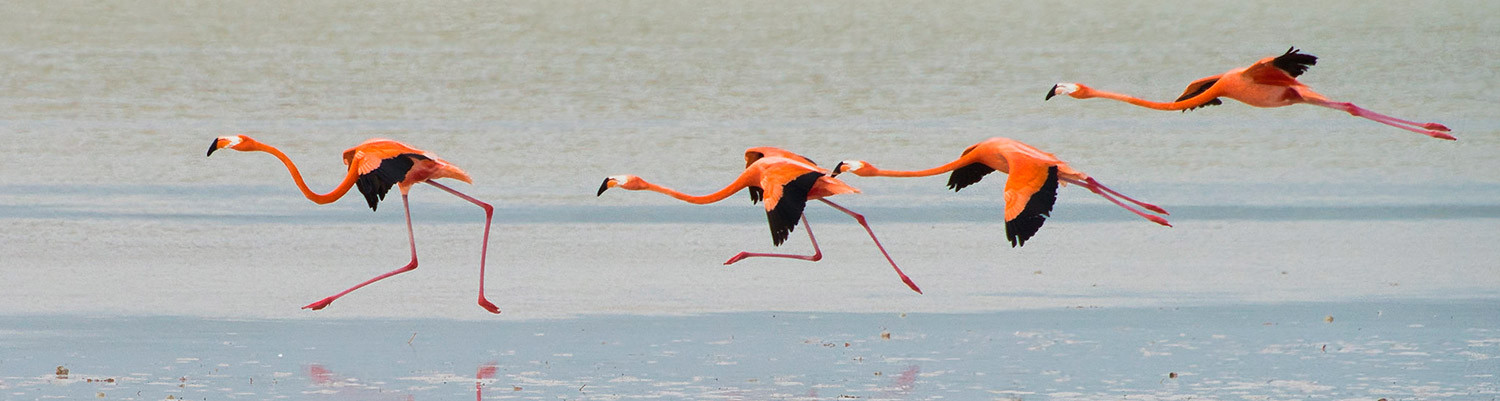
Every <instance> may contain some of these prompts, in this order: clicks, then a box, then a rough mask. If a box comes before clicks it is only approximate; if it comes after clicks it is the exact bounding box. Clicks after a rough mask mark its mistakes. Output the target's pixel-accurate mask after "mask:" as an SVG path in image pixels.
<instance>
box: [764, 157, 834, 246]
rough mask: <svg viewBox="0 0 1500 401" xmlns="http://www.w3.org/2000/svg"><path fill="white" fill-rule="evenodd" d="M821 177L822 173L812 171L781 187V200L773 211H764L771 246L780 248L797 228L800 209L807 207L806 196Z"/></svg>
mask: <svg viewBox="0 0 1500 401" xmlns="http://www.w3.org/2000/svg"><path fill="white" fill-rule="evenodd" d="M821 177H823V173H819V172H816V171H814V172H810V173H806V174H803V175H800V176H797V179H794V180H792V182H788V183H786V185H784V186H782V187H781V200H779V201H777V202H776V208H775V209H771V210H767V211H766V221H767V222H769V223H770V224H771V245H776V246H780V245H781V243H783V242H786V237H787V236H788V235H791V233H792V229H794V228H797V220H801V219H802V209H804V208H806V207H807V194H808V193H810V192H812V188H813V185H814V184H817V183H818V178H821Z"/></svg>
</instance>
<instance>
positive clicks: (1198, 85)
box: [1177, 75, 1224, 111]
mask: <svg viewBox="0 0 1500 401" xmlns="http://www.w3.org/2000/svg"><path fill="white" fill-rule="evenodd" d="M1219 77H1220V76H1219V75H1214V76H1211V77H1203V78H1199V79H1198V80H1197V81H1193V83H1190V84H1188V86H1187V89H1185V90H1183V91H1182V96H1178V97H1177V101H1179V102H1181V101H1184V100H1188V99H1192V98H1193V96H1198V95H1199V94H1202V93H1203V92H1207V91H1208V88H1211V87H1213V86H1214V84H1217V83H1219ZM1221 104H1224V101H1223V100H1219V98H1217V97H1216V98H1213V99H1209V100H1208V101H1206V102H1203V103H1202V104H1199V105H1197V106H1193V107H1189V108H1186V109H1183V110H1182V111H1188V110H1193V109H1196V108H1199V107H1208V106H1218V105H1221Z"/></svg>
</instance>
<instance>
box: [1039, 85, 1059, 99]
mask: <svg viewBox="0 0 1500 401" xmlns="http://www.w3.org/2000/svg"><path fill="white" fill-rule="evenodd" d="M1053 96H1057V85H1052V89H1048V90H1047V97H1046V98H1043V99H1042V101H1043V102H1045V101H1048V100H1052V97H1053Z"/></svg>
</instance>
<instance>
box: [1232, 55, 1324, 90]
mask: <svg viewBox="0 0 1500 401" xmlns="http://www.w3.org/2000/svg"><path fill="white" fill-rule="evenodd" d="M1317 63H1318V57H1317V56H1314V55H1311V54H1306V53H1300V52H1298V51H1297V48H1295V47H1294V48H1291V49H1287V51H1286V54H1282V55H1280V56H1276V57H1266V58H1264V59H1261V60H1260V61H1258V62H1256V63H1255V64H1254V65H1251V66H1250V67H1248V68H1245V71H1244V72H1242V73H1240V74H1242V75H1244V76H1245V77H1246V78H1248V79H1250V81H1252V82H1255V83H1257V84H1262V85H1278V86H1293V85H1301V83H1299V82H1297V76H1300V75H1302V73H1304V72H1307V68H1308V67H1311V66H1313V65H1314V64H1317Z"/></svg>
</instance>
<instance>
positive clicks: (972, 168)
mask: <svg viewBox="0 0 1500 401" xmlns="http://www.w3.org/2000/svg"><path fill="white" fill-rule="evenodd" d="M993 172H995V169H993V168H990V166H988V165H985V164H984V163H973V164H970V165H967V166H963V167H959V168H958V169H957V170H953V174H949V175H948V189H951V190H953V191H954V192H958V190H960V189H964V188H965V187H968V186H970V185H974V183H977V182H979V180H982V179H984V176H985V175H987V174H989V173H993Z"/></svg>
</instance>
